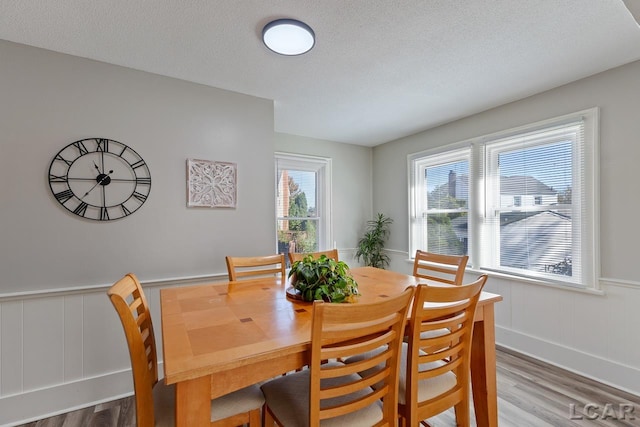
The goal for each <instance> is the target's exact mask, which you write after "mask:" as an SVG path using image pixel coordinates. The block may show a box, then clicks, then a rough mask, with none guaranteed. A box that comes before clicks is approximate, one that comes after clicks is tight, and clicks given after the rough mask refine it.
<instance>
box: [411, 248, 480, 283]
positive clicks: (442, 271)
mask: <svg viewBox="0 0 640 427" xmlns="http://www.w3.org/2000/svg"><path fill="white" fill-rule="evenodd" d="M468 260H469V257H468V256H467V255H441V254H435V253H433V252H425V251H421V250H417V251H416V257H415V260H414V262H413V275H414V276H416V277H421V278H423V279H428V280H435V281H437V282H441V283H448V284H450V285H460V284H461V283H462V281H463V279H464V269H465V268H466V267H467V261H468Z"/></svg>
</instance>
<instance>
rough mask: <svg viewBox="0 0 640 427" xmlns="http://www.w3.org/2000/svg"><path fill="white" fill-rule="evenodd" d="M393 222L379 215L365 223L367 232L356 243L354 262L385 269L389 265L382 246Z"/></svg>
mask: <svg viewBox="0 0 640 427" xmlns="http://www.w3.org/2000/svg"><path fill="white" fill-rule="evenodd" d="M392 222H393V220H392V219H391V218H389V217H387V216H385V215H384V214H381V213H379V214H378V216H377V217H376V219H373V220H370V221H367V231H366V233H365V234H364V236H363V237H362V238H361V239H360V240H359V241H358V249H357V251H356V260H358V261H360V260H361V259H362V260H363V261H364V265H367V266H371V267H377V268H385V267H387V266H388V265H389V256H388V255H387V254H386V253H384V244H385V243H386V241H387V239H388V238H389V226H390V225H391V223H392Z"/></svg>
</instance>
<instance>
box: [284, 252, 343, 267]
mask: <svg viewBox="0 0 640 427" xmlns="http://www.w3.org/2000/svg"><path fill="white" fill-rule="evenodd" d="M307 255H313V258H314V259H318V258H320V255H326V256H327V258H329V259H333V260H335V261H340V260H339V259H338V250H337V249H330V250H328V251H318V252H289V262H290V263H291V264H293V263H294V262H296V261H301V260H302V258H304V257H306V256H307Z"/></svg>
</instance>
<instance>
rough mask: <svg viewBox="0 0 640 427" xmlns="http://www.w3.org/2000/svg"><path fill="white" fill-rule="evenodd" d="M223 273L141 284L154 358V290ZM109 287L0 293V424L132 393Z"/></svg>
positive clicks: (156, 325)
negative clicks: (147, 307)
mask: <svg viewBox="0 0 640 427" xmlns="http://www.w3.org/2000/svg"><path fill="white" fill-rule="evenodd" d="M226 277H227V275H226V273H225V274H219V275H212V276H206V277H195V278H180V279H167V280H162V281H156V282H154V283H144V284H143V286H144V290H145V295H146V297H147V299H148V301H149V305H150V307H151V316H152V319H153V320H154V329H155V331H156V341H157V344H158V346H159V356H160V357H161V355H162V340H161V337H162V335H161V331H160V289H161V288H163V287H167V286H176V285H186V284H196V283H206V282H213V281H219V280H225V279H226ZM108 287H109V285H104V286H97V287H92V288H87V289H77V290H68V289H65V290H58V291H56V290H54V291H47V292H40V293H25V294H13V295H0V425H3V426H4V425H9V426H12V425H17V424H23V423H26V422H30V421H35V420H38V419H41V418H44V417H49V416H52V415H56V414H59V413H64V412H68V411H70V410H73V409H78V408H82V407H87V406H90V405H95V404H96V403H100V402H105V401H110V400H114V399H117V398H120V397H124V396H127V395H131V394H132V393H133V382H132V378H131V371H130V361H129V353H128V350H127V346H126V340H125V336H124V332H123V331H122V326H121V324H120V320H119V319H118V316H117V314H116V312H115V310H114V308H113V306H112V305H111V302H110V301H109V298H108V297H107V295H106V291H107V289H108ZM160 375H162V370H161V369H160Z"/></svg>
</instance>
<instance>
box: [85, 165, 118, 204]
mask: <svg viewBox="0 0 640 427" xmlns="http://www.w3.org/2000/svg"><path fill="white" fill-rule="evenodd" d="M112 173H113V169H112V170H110V171H109V173H108V174H106V175H104V176H103V177H102V178H100V179H99V180H98V182H96V183H95V184H94V186H93V187H91V188H90V189H89V190H88V191H87V192H86V193H84V196H82V197H81V199H84V198H85V197H87V196H88V195H89V193H91V192H92V191H93V189H94V188H96V187H97V186H98V185H100V184H102V182H103V181H104V180H106V179H107V178H109V175H111V174H112Z"/></svg>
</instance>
